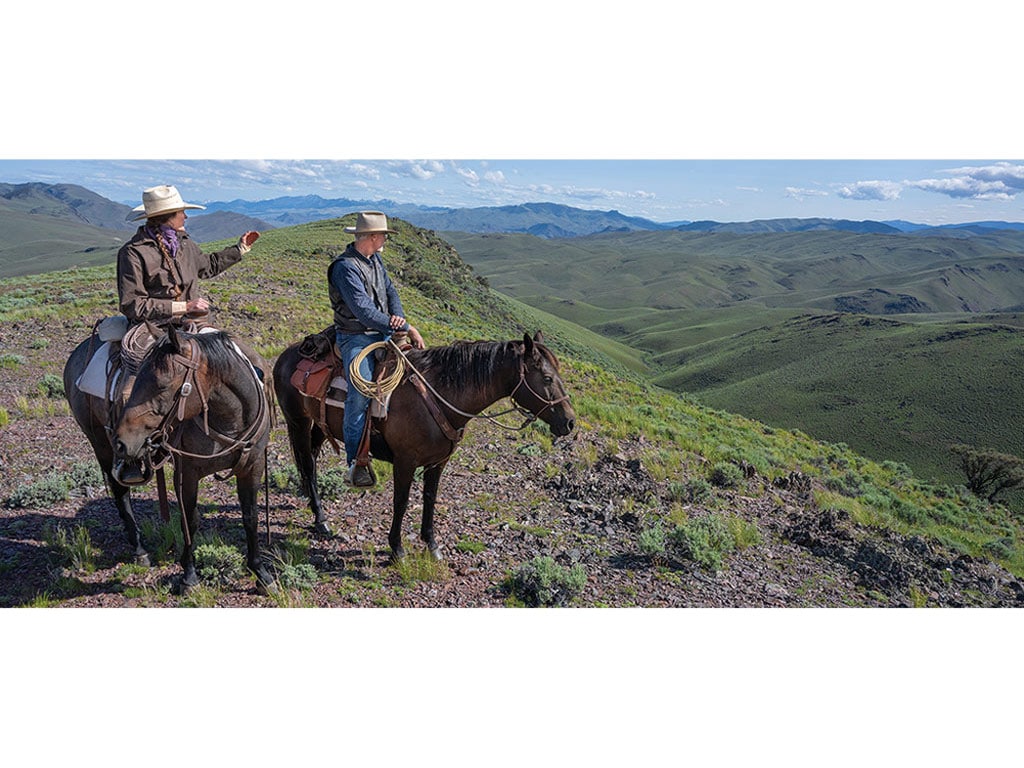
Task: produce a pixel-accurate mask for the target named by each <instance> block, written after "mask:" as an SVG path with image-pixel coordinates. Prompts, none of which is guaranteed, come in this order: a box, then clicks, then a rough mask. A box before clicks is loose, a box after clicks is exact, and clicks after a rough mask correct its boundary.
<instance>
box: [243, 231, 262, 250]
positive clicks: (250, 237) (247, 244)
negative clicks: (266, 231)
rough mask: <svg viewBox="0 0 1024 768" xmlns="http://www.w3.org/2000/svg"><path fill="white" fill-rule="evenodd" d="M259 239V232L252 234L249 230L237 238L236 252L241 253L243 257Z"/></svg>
mask: <svg viewBox="0 0 1024 768" xmlns="http://www.w3.org/2000/svg"><path fill="white" fill-rule="evenodd" d="M259 237H260V233H259V232H253V231H252V230H250V231H249V232H246V233H245V234H244V235H242V236H241V237H240V238H238V250H240V251H241V252H242V255H243V256H244V255H245V254H247V253H248V252H249V251H250V250H252V244H253V243H255V242H256V241H257V240H258V239H259Z"/></svg>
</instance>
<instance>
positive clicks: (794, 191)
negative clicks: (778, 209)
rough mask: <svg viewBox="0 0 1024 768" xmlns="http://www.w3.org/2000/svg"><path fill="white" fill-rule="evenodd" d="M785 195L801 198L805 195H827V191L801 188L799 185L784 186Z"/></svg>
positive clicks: (795, 198)
mask: <svg viewBox="0 0 1024 768" xmlns="http://www.w3.org/2000/svg"><path fill="white" fill-rule="evenodd" d="M785 196H786V197H792V198H793V199H794V200H803V199H804V198H805V197H828V192H826V191H825V190H823V189H803V188H801V187H786V191H785Z"/></svg>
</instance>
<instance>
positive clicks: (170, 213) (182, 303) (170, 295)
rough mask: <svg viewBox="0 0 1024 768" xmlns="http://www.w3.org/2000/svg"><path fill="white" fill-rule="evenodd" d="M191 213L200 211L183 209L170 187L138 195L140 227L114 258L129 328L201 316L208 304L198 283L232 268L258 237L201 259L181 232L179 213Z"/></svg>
mask: <svg viewBox="0 0 1024 768" xmlns="http://www.w3.org/2000/svg"><path fill="white" fill-rule="evenodd" d="M196 208H198V209H202V208H203V206H201V205H194V204H192V203H186V202H185V201H184V200H182V199H181V195H180V194H178V190H177V189H175V188H174V187H172V186H167V185H164V186H159V187H152V188H150V189H147V190H145V191H144V192H143V193H142V205H140V206H138V207H137V208H135V209H134V210H133V213H137V214H138V215H137V216H136V217H135V218H134V219H133V221H138V220H140V219H143V218H144V219H146V223H145V224H143V225H142V226H140V227H139V229H138V231H137V232H136V233H135V235H134V237H132V239H131V240H129V241H128V242H127V243H125V244H124V245H123V246H122V247H121V250H120V251H119V252H118V254H117V295H118V299H119V302H120V306H121V312H122V313H123V314H124V315H125V316H126V317H127V318H128V322H129V323H130V324H132V325H135V324H136V323H140V322H142V321H144V320H149V321H150V322H152V323H154V324H156V325H166V324H167V323H169V322H171V321H173V320H180V319H182V318H184V317H185V316H186V315H188V316H203V315H206V314H207V313H208V312H209V309H210V303H209V301H207V300H206V299H205V298H203V297H202V296H200V295H199V279H200V278H207V277H213V276H214V275H217V274H219V273H221V272H223V271H224V270H225V269H227V268H228V267H230V266H231V265H233V264H237V263H238V262H239V261H241V260H242V256H243V255H245V254H246V253H248V252H249V250H250V248H251V247H252V244H253V243H254V242H256V238H258V237H259V233H258V232H253V231H249V232H246V233H245V234H244V235H242V236H241V237H240V238H239V239H238V242H237V243H236V244H235V245H232V246H229V247H227V248H224V249H223V250H221V251H217V252H216V253H211V254H205V253H203V252H202V250H200V248H199V246H198V245H197V244H196V243H195V241H193V240H192V239H191V238H190V237H189V236H188V233H187V232H186V231H185V220H186V218H187V216H186V215H185V210H186V209H196Z"/></svg>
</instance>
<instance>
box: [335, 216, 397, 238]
mask: <svg viewBox="0 0 1024 768" xmlns="http://www.w3.org/2000/svg"><path fill="white" fill-rule="evenodd" d="M345 231H346V232H348V233H349V234H352V235H375V234H377V233H378V232H386V233H389V234H392V235H397V234H398V233H397V232H396V231H395V230H393V229H388V217H387V216H385V215H384V214H383V213H381V212H380V211H362V212H360V214H359V215H358V216H356V225H355V226H354V227H345Z"/></svg>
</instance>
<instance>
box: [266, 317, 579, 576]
mask: <svg viewBox="0 0 1024 768" xmlns="http://www.w3.org/2000/svg"><path fill="white" fill-rule="evenodd" d="M300 346H302V345H301V343H296V344H293V345H292V346H290V347H288V348H287V349H285V350H284V351H283V352H282V353H281V354H280V355H279V356H278V358H277V362H276V363H275V364H274V390H275V392H276V394H277V400H278V404H279V405H280V407H281V411H282V413H283V414H284V419H285V423H286V425H287V427H288V440H289V442H290V443H291V449H292V454H293V456H294V459H295V464H296V468H297V470H298V474H299V478H300V483H301V487H302V491H303V493H304V494H305V495H306V496H307V498H308V499H309V504H310V509H311V511H312V513H313V517H314V530H315V531H316V532H317V533H318V534H320V535H326V536H330V535H331V532H330V529H329V528H328V527H327V523H326V519H325V517H324V511H323V506H322V504H321V502H320V494H319V489H318V485H317V469H316V465H317V458H318V457H319V454H320V449H321V447H322V446H323V443H324V440H325V439H327V438H328V437H329V438H330V439H331V440H332V445H335V446H337V442H336V441H338V440H340V439H341V434H342V419H343V414H344V409H343V408H337V407H329V408H327V409H326V414H327V418H326V423H325V422H324V421H322V420H321V419H320V403H319V402H318V401H317V400H316V399H314V398H311V397H308V396H306V395H304V394H302V393H301V392H299V390H297V389H296V388H295V386H294V385H293V384H292V382H291V378H292V373H293V372H294V371H295V370H296V366H297V364H298V363H299V361H300V359H301V357H300V355H299V348H300ZM404 354H405V358H406V361H407V363H408V366H409V368H411V369H412V371H411V372H410V371H408V370H407V371H406V374H405V377H404V379H403V380H402V381H401V383H400V384H398V385H397V387H396V388H395V389H394V391H393V392H392V393H391V397H390V400H389V402H388V404H387V415H386V417H383V418H372V419H369V421H370V422H371V423H372V427H373V428H372V432H371V436H370V453H371V455H372V456H373V458H375V459H380V460H382V461H386V462H389V463H391V464H392V466H393V479H394V493H393V500H392V501H393V506H392V520H391V530H390V532H389V534H388V544H389V546H390V548H391V560H392V562H396V561H398V560H400V559H401V558H403V557H404V556H405V551H404V548H403V546H402V520H403V518H404V516H405V512H406V508H407V506H408V502H409V491H410V488H411V486H412V482H413V477H414V473H415V472H416V470H417V469H418V468H420V467H423V517H422V522H421V526H420V539H421V540H422V541H423V543H424V544H425V545H426V546H427V549H428V550H429V552H430V554H431V555H432V556H433V557H434V558H435V559H438V560H441V559H443V553H442V550H441V547H439V546H438V544H437V542H436V541H435V538H434V506H435V504H436V502H437V491H438V486H439V483H440V480H441V473H442V472H443V471H444V469H445V466H446V465H447V463H448V460H449V459H450V458H451V456H452V454H453V452H454V451H455V449H456V447H457V446H458V444H459V440H460V439H461V437H462V433H463V430H464V429H465V426H466V424H467V423H468V422H469V421H470V419H472V418H477V417H478V416H479V414H481V412H482V411H484V410H485V409H486V408H488V407H489V406H491V405H493V404H494V403H495V402H497V401H498V400H500V399H502V398H504V397H508V398H510V399H511V400H512V402H513V403H514V404H515V405H516V407H517V408H518V409H519V410H520V411H521V412H523V413H524V414H527V413H528V414H529V420H528V422H527V423H529V422H530V421H532V420H534V419H537V418H539V419H541V420H542V421H544V422H545V423H546V424H547V425H548V426H549V428H550V429H551V432H552V434H553V435H555V436H556V437H564V436H566V435H568V434H569V433H570V432H572V430H573V427H574V425H575V420H576V414H575V413H574V412H573V409H572V406H571V405H570V403H569V396H568V395H567V394H566V392H565V387H564V385H563V383H562V379H561V378H560V376H559V363H558V359H557V358H556V357H555V355H554V353H552V352H551V350H550V349H548V347H547V346H545V344H544V338H543V335H542V334H541V333H540V332H538V333H536V334H535V335H534V336H533V338H530V336H529V334H524V335H523V339H522V340H521V341H518V340H512V341H505V342H502V341H460V342H455V343H454V344H452V345H450V346H444V347H433V348H429V349H425V350H409V351H406V352H405V353H404ZM426 390H429V392H427V391H426ZM431 393H433V394H431ZM523 426H526V425H525V424H524V425H523ZM325 429H326V430H327V432H329V433H330V434H329V435H328V434H327V433H326V432H325ZM335 450H338V449H337V447H335Z"/></svg>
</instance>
